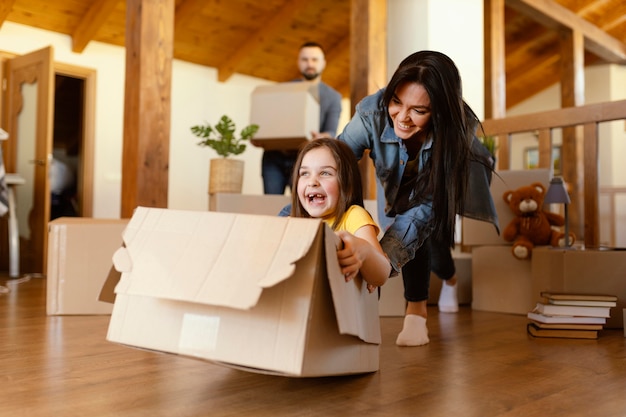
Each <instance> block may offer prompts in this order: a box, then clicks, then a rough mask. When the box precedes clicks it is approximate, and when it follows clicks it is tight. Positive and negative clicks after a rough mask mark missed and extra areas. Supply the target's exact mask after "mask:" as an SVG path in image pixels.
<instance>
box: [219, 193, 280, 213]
mask: <svg viewBox="0 0 626 417" xmlns="http://www.w3.org/2000/svg"><path fill="white" fill-rule="evenodd" d="M290 203H291V196H288V195H272V194H261V195H255V194H230V193H217V194H212V195H210V196H209V210H211V211H219V212H222V213H242V214H265V215H268V216H278V213H280V211H281V210H282V209H283V207H285V206H286V205H287V204H290Z"/></svg>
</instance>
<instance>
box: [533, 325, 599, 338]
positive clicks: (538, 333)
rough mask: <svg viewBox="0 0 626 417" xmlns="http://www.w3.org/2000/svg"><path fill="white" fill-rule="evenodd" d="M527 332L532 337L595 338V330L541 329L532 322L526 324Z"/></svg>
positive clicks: (596, 332)
mask: <svg viewBox="0 0 626 417" xmlns="http://www.w3.org/2000/svg"><path fill="white" fill-rule="evenodd" d="M526 329H527V330H528V333H529V334H530V335H532V336H534V337H555V338H563V339H597V338H598V331H597V330H570V329H542V328H541V327H538V326H537V325H535V324H534V323H528V325H527V326H526Z"/></svg>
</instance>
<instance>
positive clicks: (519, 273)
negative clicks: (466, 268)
mask: <svg viewBox="0 0 626 417" xmlns="http://www.w3.org/2000/svg"><path fill="white" fill-rule="evenodd" d="M530 269H531V261H529V260H519V259H517V258H515V257H514V256H513V254H512V253H511V247H510V246H505V245H493V246H491V245H490V246H478V247H476V248H474V250H473V251H472V309H473V310H480V311H491V312H496V313H512V314H526V313H528V311H529V310H531V309H532V308H533V307H534V305H535V304H536V302H537V297H536V296H535V294H534V293H533V290H532V282H531V274H530Z"/></svg>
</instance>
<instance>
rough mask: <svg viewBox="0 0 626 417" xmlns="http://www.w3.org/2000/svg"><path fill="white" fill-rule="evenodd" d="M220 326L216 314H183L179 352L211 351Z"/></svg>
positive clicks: (213, 348) (215, 342) (214, 345)
mask: <svg viewBox="0 0 626 417" xmlns="http://www.w3.org/2000/svg"><path fill="white" fill-rule="evenodd" d="M219 327H220V318H219V317H218V316H202V315H199V314H185V315H184V316H183V325H182V328H181V330H180V342H179V344H178V345H179V346H178V347H179V349H180V352H181V353H189V354H192V353H193V352H213V351H214V350H215V347H216V345H217V334H218V332H219Z"/></svg>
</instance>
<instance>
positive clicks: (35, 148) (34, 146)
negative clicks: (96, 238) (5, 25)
mask: <svg viewBox="0 0 626 417" xmlns="http://www.w3.org/2000/svg"><path fill="white" fill-rule="evenodd" d="M5 63H7V68H8V69H7V71H6V74H7V75H8V82H7V83H6V84H7V85H8V87H7V89H6V91H5V94H4V96H3V103H2V107H3V111H2V114H3V123H5V124H6V127H7V129H5V130H8V131H9V134H10V138H9V140H7V141H6V142H7V143H6V144H5V145H6V150H7V152H6V153H5V166H6V168H7V172H11V173H16V174H18V175H20V176H22V177H25V178H26V181H25V184H24V185H21V186H19V187H18V189H17V190H16V193H17V207H16V209H17V210H16V211H17V216H16V217H17V220H18V224H19V235H20V236H19V240H20V245H19V246H20V249H19V252H20V256H19V257H20V273H22V274H23V273H30V274H32V273H41V274H45V273H46V272H47V271H46V268H47V229H48V228H47V224H48V222H49V221H50V220H51V219H54V218H57V217H60V216H71V217H78V216H85V217H91V216H92V205H93V202H92V201H93V191H92V190H93V185H92V184H93V137H94V127H93V126H94V117H95V112H94V108H95V106H94V102H95V70H92V69H88V68H82V67H76V66H73V65H67V64H59V63H54V62H53V61H52V49H51V48H44V49H42V50H39V51H35V52H33V53H30V54H26V55H22V56H12V57H7V59H6V61H5ZM3 67H4V65H3ZM46 68H49V72H47V71H48V70H46ZM47 74H49V75H47ZM48 80H49V81H48ZM48 86H49V87H48ZM44 103H48V105H49V107H51V108H52V109H51V111H49V112H48V111H47V110H46V109H47V108H48V107H47V106H46V105H44ZM46 132H47V133H46ZM0 229H5V230H6V224H5V222H2V223H0ZM5 230H2V232H3V233H2V234H1V235H2V236H3V237H2V238H3V239H4V237H6V236H7V234H6V232H5ZM0 248H3V249H4V248H6V245H0ZM0 252H3V253H2V254H1V255H2V256H1V258H0V259H1V261H0V267H2V269H6V266H7V265H6V264H7V263H8V254H7V253H6V250H0Z"/></svg>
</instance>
